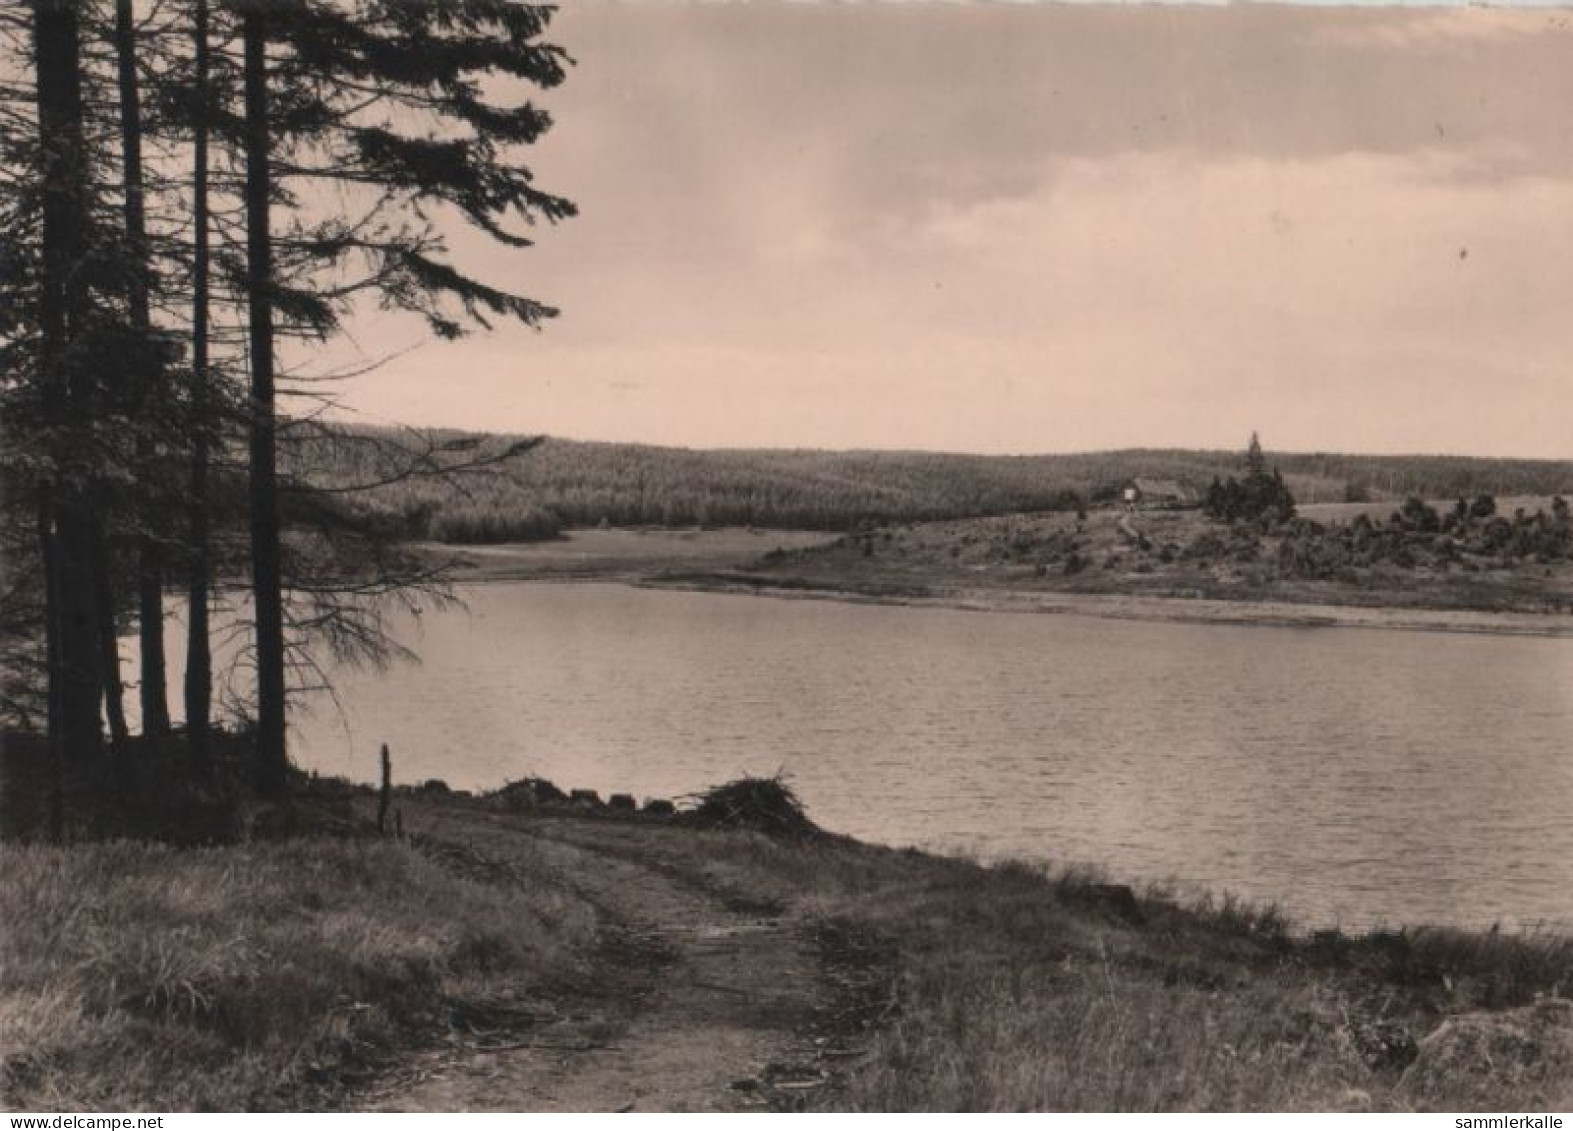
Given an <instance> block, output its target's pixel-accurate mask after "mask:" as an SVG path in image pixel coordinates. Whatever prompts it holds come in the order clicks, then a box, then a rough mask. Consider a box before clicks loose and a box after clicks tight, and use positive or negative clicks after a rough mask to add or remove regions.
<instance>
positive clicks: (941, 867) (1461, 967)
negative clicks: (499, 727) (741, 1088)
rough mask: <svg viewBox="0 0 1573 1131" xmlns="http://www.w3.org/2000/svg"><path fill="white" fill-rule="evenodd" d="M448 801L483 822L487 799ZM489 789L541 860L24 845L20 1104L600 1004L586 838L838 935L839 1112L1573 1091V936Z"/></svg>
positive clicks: (424, 852) (140, 1101)
mask: <svg viewBox="0 0 1573 1131" xmlns="http://www.w3.org/2000/svg"><path fill="white" fill-rule="evenodd" d="M755 784H757V783H755ZM769 800H771V802H772V806H773V807H774V806H775V805H776V803H779V802H781V801H782V800H783V798H782V797H781V796H779V795H777V794H776V793H774V792H772V793H771V795H770V798H769ZM409 803H410V804H411V805H417V804H420V803H419V802H416V801H411V802H409ZM432 804H437V802H432ZM440 804H441V806H442V812H443V813H444V814H447V819H450V820H458V821H460V822H461V826H460V827H461V828H462V821H463V814H464V812H465V811H466V807H467V806H469V805H472V804H473V805H476V806H479V805H480V804H481V803H479V802H473V803H472V802H466V801H463V800H462V799H451V798H450V799H443V800H442V801H441V802H440ZM481 812H482V811H481V810H479V809H478V810H477V813H478V815H477V820H478V821H485V822H488V823H486V824H484V825H481V824H477V825H476V826H475V831H476V835H477V836H479V835H480V834H481V832H483V831H485V832H486V833H487V835H503V832H504V831H505V830H503V829H502V828H501V826H499V825H497V824H496V822H498V821H512V820H518V821H521V822H525V826H524V827H538V828H540V829H542V830H543V834H545V835H543V839H541V840H539V841H537V840H536V839H535V838H512V839H513V840H519V841H521V843H522V846H523V847H521V848H520V851H523V852H525V854H526V855H525V857H524V858H523V859H524V862H523V863H522V864H521V863H519V860H518V859H517V858H516V860H515V863H514V864H512V865H510V866H509V867H508V868H506V869H502V870H498V869H489V868H488V867H485V866H482V865H484V860H483V859H482V857H480V856H477V857H476V859H475V862H474V863H475V864H476V866H469V865H468V864H466V860H467V859H468V857H467V856H466V852H467V850H466V849H465V848H464V846H463V845H460V844H459V843H458V842H453V844H447V842H443V844H444V845H447V847H446V848H444V847H443V846H442V845H439V844H436V843H433V844H430V845H424V847H421V848H417V847H412V846H410V845H408V844H402V843H393V842H383V841H365V840H355V839H348V838H339V839H309V838H301V839H295V840H279V841H271V842H257V843H251V844H245V845H239V846H230V847H221V848H202V849H193V848H186V849H177V848H170V847H156V846H151V845H146V844H136V843H131V842H125V841H117V842H110V843H100V844H83V845H79V846H76V847H69V848H57V847H49V846H20V847H9V848H7V849H6V856H5V868H4V872H3V877H4V878H3V881H0V921H3V922H5V923H6V925H7V929H6V931H5V934H4V938H3V942H4V950H3V952H0V953H3V964H0V1047H3V1049H4V1054H5V1067H4V1077H3V1080H4V1090H5V1093H6V1095H7V1098H8V1100H9V1102H10V1103H11V1104H12V1105H13V1106H23V1107H27V1106H30V1107H34V1108H51V1109H54V1110H60V1109H69V1108H88V1109H93V1108H97V1109H104V1108H110V1107H121V1108H130V1107H151V1108H159V1109H171V1108H198V1109H200V1108H269V1107H306V1106H313V1105H328V1104H331V1103H333V1102H334V1101H335V1100H341V1099H342V1098H343V1097H344V1095H345V1087H346V1085H347V1084H353V1083H354V1082H356V1081H357V1080H363V1079H365V1078H366V1077H367V1076H368V1075H369V1074H371V1073H372V1072H374V1071H375V1070H376V1069H377V1067H378V1066H379V1065H383V1064H385V1063H387V1062H388V1061H390V1060H391V1059H393V1058H394V1057H396V1055H397V1054H398V1053H399V1052H400V1050H402V1049H404V1048H406V1047H407V1046H411V1045H420V1044H428V1043H431V1042H432V1041H434V1040H441V1039H442V1038H443V1035H444V1034H446V1033H450V1032H451V1031H452V1030H453V1029H454V1028H455V1026H456V1025H459V1024H460V1021H459V1020H458V1019H462V1018H465V1017H473V1016H483V1017H496V1016H499V1015H507V1014H508V1013H509V1011H522V1012H526V1013H527V1012H528V1011H529V1010H530V1009H531V1008H532V1003H539V1002H541V1001H548V1002H553V1003H555V1005H553V1006H552V1007H551V1008H554V1009H561V1010H563V1011H564V1012H572V1011H576V1010H579V1009H584V1008H587V1007H589V1008H593V1003H594V1002H595V1001H597V1000H599V998H603V997H605V995H606V993H607V988H606V987H607V986H608V985H610V984H611V983H612V982H614V981H615V979H616V978H617V977H618V976H619V970H620V968H619V967H617V966H616V962H615V960H612V959H608V958H606V957H605V956H604V955H602V954H601V953H600V951H598V949H597V937H596V936H597V931H598V925H597V918H598V916H604V915H605V914H606V912H607V909H606V908H600V909H598V908H597V907H592V906H591V905H590V904H589V903H587V902H586V901H585V900H584V898H582V897H580V896H578V895H576V894H574V892H575V891H577V890H581V889H582V890H585V891H591V892H599V893H600V895H601V896H602V897H605V896H606V895H607V894H608V888H607V886H606V885H607V883H608V882H609V881H608V879H607V877H599V876H597V875H595V874H588V873H587V874H576V875H573V876H571V877H567V880H569V881H571V883H566V882H565V879H564V878H563V877H561V876H557V875H556V874H555V873H553V872H552V870H551V868H550V867H549V866H548V864H549V861H550V860H552V859H556V860H558V861H560V860H561V859H563V857H562V856H561V855H560V854H559V855H557V856H555V857H554V856H551V855H550V853H551V852H552V851H553V838H559V839H560V838H568V839H570V840H577V841H578V842H579V843H581V844H583V845H584V846H586V847H588V848H590V849H592V856H591V857H590V858H591V859H594V858H598V857H601V858H610V859H611V860H614V861H623V862H632V863H637V864H639V865H640V866H643V867H647V868H651V869H654V870H656V871H658V872H660V873H661V874H662V875H666V876H670V877H674V878H678V879H681V880H683V881H684V882H686V883H688V884H691V885H692V886H693V887H694V888H695V889H697V890H703V891H705V892H707V893H710V894H712V895H714V896H716V897H718V898H720V899H722V900H724V901H725V902H726V903H727V904H728V905H729V906H736V907H739V908H744V907H748V908H760V909H769V913H770V914H771V915H777V914H793V915H799V916H801V917H802V918H803V919H804V920H805V921H806V922H807V923H808V924H810V925H811V927H812V929H811V931H810V934H811V937H812V938H814V939H816V940H817V941H818V943H819V946H820V948H821V957H822V960H823V970H824V974H825V978H826V985H827V986H832V987H840V988H839V990H838V992H837V995H836V996H835V997H834V998H833V999H832V1000H831V1001H830V1002H829V1004H828V1006H827V1017H828V1018H830V1021H827V1025H830V1027H831V1029H834V1030H835V1043H837V1044H838V1045H839V1046H842V1047H845V1046H847V1045H849V1044H850V1046H852V1047H853V1048H854V1049H855V1050H856V1052H857V1054H858V1055H856V1056H855V1057H854V1058H849V1059H841V1060H838V1061H837V1062H836V1063H837V1065H838V1066H839V1067H840V1069H841V1071H840V1074H839V1077H838V1082H837V1084H836V1085H835V1086H834V1087H832V1088H827V1089H825V1090H824V1091H823V1092H821V1093H818V1094H816V1095H815V1096H813V1097H812V1098H811V1102H812V1103H814V1104H816V1105H818V1106H822V1107H829V1108H840V1109H851V1110H865V1111H872V1110H983V1111H1010V1110H1068V1109H1091V1110H1305V1109H1311V1110H1351V1109H1353V1110H1469V1109H1481V1108H1488V1109H1497V1110H1502V1109H1507V1108H1515V1109H1536V1108H1539V1109H1543V1110H1545V1109H1549V1110H1559V1109H1563V1108H1565V1107H1566V1106H1567V1105H1568V1104H1569V1103H1573V1004H1570V1003H1569V1001H1568V999H1567V994H1568V992H1569V989H1570V987H1573V940H1570V939H1569V938H1567V937H1565V936H1560V935H1554V934H1550V933H1546V934H1525V935H1513V934H1506V933H1499V932H1482V933H1476V932H1465V931H1456V930H1449V929H1440V928H1428V929H1410V930H1381V931H1375V932H1372V933H1369V934H1366V935H1359V936H1354V935H1346V934H1343V933H1340V932H1337V931H1320V932H1314V933H1310V934H1306V933H1303V932H1297V931H1295V930H1294V929H1293V926H1292V924H1290V923H1289V922H1288V921H1287V920H1286V918H1285V917H1284V916H1283V915H1282V914H1281V913H1280V912H1279V911H1278V910H1277V909H1275V908H1272V907H1264V906H1257V905H1252V904H1248V903H1244V902H1241V901H1239V900H1235V899H1231V898H1228V897H1220V898H1213V899H1206V900H1202V901H1200V902H1193V903H1181V902H1177V901H1175V900H1174V899H1172V898H1169V897H1167V896H1165V895H1164V894H1163V893H1162V891H1161V889H1152V890H1149V891H1133V890H1132V889H1130V888H1128V887H1125V886H1123V885H1120V884H1117V883H1111V882H1109V881H1108V880H1107V878H1106V877H1103V876H1101V875H1100V874H1098V873H1097V872H1095V871H1091V870H1087V869H1069V870H1058V871H1056V870H1052V869H1049V868H1046V867H1043V866H1040V865H1036V864H1030V863H1004V864H998V865H993V866H985V865H982V864H979V863H976V862H972V861H968V860H964V859H958V858H950V857H937V856H931V855H927V854H924V853H921V852H917V851H913V850H896V849H887V848H881V847H877V846H871V845H864V844H860V843H858V842H855V841H851V840H848V839H846V838H842V837H837V836H833V835H829V834H824V833H810V834H807V835H802V836H796V837H792V838H782V837H778V836H770V835H767V834H765V833H763V832H760V831H757V830H755V829H718V828H697V827H691V826H687V825H683V824H675V825H674V824H651V823H648V822H637V821H626V822H624V821H612V820H604V819H602V820H595V821H588V820H583V821H581V820H576V819H573V818H568V817H562V818H555V819H553V820H551V821H541V822H539V824H538V825H536V826H530V825H529V824H528V822H530V821H531V820H532V819H531V818H528V817H522V818H499V817H498V816H497V815H496V814H495V813H491V812H490V811H485V812H487V813H489V815H486V816H484V817H483V816H481V815H480V813H481ZM479 843H485V841H484V838H482V840H481V841H480V842H479ZM533 846H539V847H533ZM532 853H539V854H538V855H531V854H532ZM471 855H473V853H472V854H471ZM574 858H576V859H577V858H579V857H574ZM532 861H534V863H532ZM537 865H538V866H537ZM581 867H583V865H581ZM762 913H763V912H762ZM602 925H603V926H604V918H603V921H602ZM623 973H626V971H623ZM647 973H649V971H647ZM651 976H655V975H653V974H652V975H651ZM598 995H599V997H598ZM586 1003H590V1006H587V1004H586ZM827 1031H829V1030H827Z"/></svg>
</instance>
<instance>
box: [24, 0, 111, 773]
mask: <svg viewBox="0 0 1573 1131" xmlns="http://www.w3.org/2000/svg"><path fill="white" fill-rule="evenodd" d="M33 36H34V47H35V53H36V59H37V68H38V84H37V97H38V128H39V138H40V142H41V149H42V173H43V176H42V180H43V232H42V235H43V240H42V242H43V277H42V279H41V286H40V289H39V328H40V351H39V363H40V375H41V381H42V385H43V390H42V393H43V410H44V420H45V427H47V428H48V429H49V433H50V436H49V443H50V448H51V454H52V462H53V465H54V467H53V478H54V483H53V484H52V489H50V490H46V494H45V498H46V502H45V504H44V506H45V513H44V514H43V515H42V516H41V517H42V521H41V522H40V536H41V538H42V539H43V544H44V550H45V558H44V560H45V562H46V563H48V566H49V568H50V573H51V577H50V583H49V584H48V585H46V602H47V603H49V604H51V605H52V607H50V608H47V609H46V612H45V616H46V618H47V619H48V621H49V623H50V625H51V626H52V629H53V632H54V641H55V648H54V663H53V665H52V667H51V669H50V673H49V679H50V696H51V700H52V704H53V707H54V710H53V711H52V714H53V716H54V719H55V724H56V730H55V732H54V734H53V735H52V738H53V740H54V744H55V749H56V753H57V755H58V756H60V757H62V758H71V759H83V758H88V757H92V756H95V755H97V754H98V752H99V749H100V743H101V741H102V733H101V728H100V725H99V702H100V696H101V694H102V691H103V680H102V679H101V677H100V671H99V656H98V651H97V649H98V640H97V636H98V621H97V616H96V610H95V608H94V605H95V601H94V595H95V593H94V590H95V587H94V584H93V570H92V557H93V544H94V526H95V516H94V510H93V507H92V506H91V503H90V501H89V500H90V484H91V480H92V478H93V474H92V472H93V469H92V468H91V466H90V465H87V464H86V463H85V461H86V460H87V459H89V458H90V457H89V455H88V453H89V452H90V450H91V448H90V445H89V444H88V443H86V438H85V433H86V432H87V430H88V429H89V428H90V427H91V424H92V413H93V411H94V407H95V406H94V401H95V398H94V397H93V396H92V378H91V374H90V373H89V372H88V369H87V366H85V365H84V364H83V363H82V360H81V358H80V356H79V354H80V352H81V351H80V345H79V343H78V342H76V341H73V336H74V335H75V334H77V333H79V332H80V331H81V328H82V322H83V318H84V315H85V314H86V313H87V309H88V300H89V296H88V292H87V286H86V280H85V278H84V272H83V271H82V270H81V269H80V266H81V261H82V258H83V252H84V251H85V239H86V231H87V200H86V197H87V190H88V178H87V154H86V146H85V144H84V140H83V128H82V73H81V45H80V34H79V29H78V24H77V7H76V4H75V3H74V2H73V0H33Z"/></svg>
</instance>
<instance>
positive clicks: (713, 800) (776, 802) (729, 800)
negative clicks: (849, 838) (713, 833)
mask: <svg viewBox="0 0 1573 1131" xmlns="http://www.w3.org/2000/svg"><path fill="white" fill-rule="evenodd" d="M695 800H696V804H695V805H694V807H693V808H692V809H691V810H688V811H687V812H685V813H684V814H683V820H684V822H685V823H687V824H691V825H694V826H696V827H699V828H708V829H749V830H752V831H754V832H760V833H764V834H765V835H767V836H775V837H785V838H802V837H810V836H817V835H819V834H820V832H821V830H820V828H819V826H818V825H816V824H814V822H813V821H811V820H809V819H808V814H807V813H806V812H805V811H804V809H803V803H802V801H800V800H799V799H798V796H797V794H796V793H794V792H793V791H792V787H791V786H789V785H787V784H786V782H785V781H783V780H782V778H781V776H780V775H779V774H778V775H776V776H775V777H770V778H738V779H737V780H736V781H730V782H727V783H726V784H725V785H718V786H716V787H714V788H713V789H710V790H708V791H707V792H705V793H703V794H701V795H699V797H698V798H696V799H695Z"/></svg>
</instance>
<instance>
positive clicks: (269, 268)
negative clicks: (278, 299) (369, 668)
mask: <svg viewBox="0 0 1573 1131" xmlns="http://www.w3.org/2000/svg"><path fill="white" fill-rule="evenodd" d="M241 32H242V38H243V39H244V40H245V60H246V65H245V68H246V80H245V87H246V127H245V137H246V286H247V298H248V309H247V316H248V318H249V321H250V343H251V590H252V601H253V603H254V605H255V608H254V615H255V617H256V634H257V635H256V662H257V750H256V775H257V788H258V790H259V791H260V792H261V793H262V794H263V795H264V796H269V797H278V796H282V794H283V793H284V788H285V780H286V770H287V767H288V761H287V757H288V755H287V752H286V750H285V745H284V743H285V737H284V594H283V589H282V585H283V582H282V577H281V568H280V549H279V499H278V466H277V450H276V447H275V444H276V430H277V421H276V419H275V416H274V411H275V410H274V393H273V294H272V289H273V245H272V233H271V232H270V231H269V227H268V204H269V196H270V194H271V177H270V175H269V174H270V172H271V170H270V169H269V161H270V160H271V153H270V146H269V139H268V86H267V84H268V73H267V65H268V60H267V26H266V15H265V5H264V4H261V3H257V4H252V5H248V7H247V8H246V14H245V17H244V19H243V21H242V29H241Z"/></svg>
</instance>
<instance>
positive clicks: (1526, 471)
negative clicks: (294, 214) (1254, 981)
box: [282, 429, 1573, 543]
mask: <svg viewBox="0 0 1573 1131" xmlns="http://www.w3.org/2000/svg"><path fill="white" fill-rule="evenodd" d="M522 440H523V438H521V437H518V436H496V435H477V434H471V433H459V432H436V433H433V432H401V431H397V430H392V429H353V430H350V431H349V432H347V433H341V434H337V435H334V434H320V435H316V436H313V437H310V438H304V437H302V438H299V439H298V440H297V441H296V442H295V443H293V444H289V445H286V446H285V450H284V452H283V453H282V455H283V457H284V461H285V467H286V470H287V471H290V472H292V473H293V474H294V475H295V476H297V477H298V478H300V479H305V480H308V481H310V482H311V483H312V484H314V485H317V486H323V487H329V488H333V487H340V488H342V487H349V486H358V485H363V484H382V485H380V486H377V487H375V488H374V489H372V490H370V491H368V492H364V493H361V492H356V493H355V495H354V497H355V499H356V503H355V506H356V508H357V509H360V510H361V511H362V513H363V514H364V515H365V516H366V517H367V518H369V519H375V520H377V521H378V522H379V523H380V524H385V525H386V527H387V528H388V529H389V530H390V532H394V533H398V534H400V535H402V536H404V537H410V538H418V539H430V540H435V541H445V542H470V543H478V542H509V541H529V540H532V539H541V538H549V537H552V536H554V535H555V534H556V533H558V532H559V531H560V530H563V529H566V528H570V527H583V526H595V525H598V524H601V523H607V524H610V525H614V526H756V527H766V528H776V529H808V530H837V531H839V530H851V529H856V528H857V527H859V526H862V525H866V524H870V523H889V522H915V521H925V520H932V519H947V518H964V517H972V516H983V515H996V514H1008V513H1012V512H1018V511H1045V510H1069V509H1074V508H1076V507H1077V506H1078V505H1097V504H1098V503H1101V502H1106V501H1109V500H1111V499H1113V498H1115V497H1116V496H1117V494H1118V492H1119V489H1120V487H1121V486H1122V484H1123V483H1124V481H1125V480H1126V479H1128V478H1130V477H1132V476H1138V475H1139V476H1150V477H1155V478H1166V479H1177V480H1180V481H1182V482H1184V483H1186V484H1188V485H1190V486H1191V487H1193V488H1195V489H1196V490H1197V491H1198V492H1200V491H1201V490H1203V489H1204V488H1205V487H1206V486H1207V484H1208V483H1209V482H1210V481H1211V480H1212V479H1213V478H1214V477H1215V476H1228V475H1231V474H1237V473H1239V471H1240V470H1241V468H1242V466H1243V460H1244V455H1243V453H1242V452H1238V451H1235V452H1223V451H1185V450H1175V449H1131V450H1126V451H1113V452H1093V453H1085V454H1071V455H1033V456H984V455H955V454H944V453H936V452H884V451H850V452H836V451H812V450H691V449H686V448H663V447H652V446H647V445H641V444H609V443H586V442H580V441H571V440H556V439H546V440H544V441H542V442H540V443H539V444H538V445H536V446H534V447H528V445H527V444H524V443H522ZM521 447H528V450H524V451H521V452H519V454H514V455H510V456H507V457H506V458H500V457H502V456H503V453H506V452H508V451H510V450H513V449H518V448H521ZM426 449H431V450H432V451H433V454H432V456H431V458H430V460H429V464H430V470H431V472H432V473H431V474H417V475H414V476H410V475H408V474H403V472H405V471H407V469H408V468H409V466H410V464H411V459H410V453H411V452H412V451H415V450H426ZM455 453H458V454H459V456H462V459H463V461H464V463H465V465H466V466H467V467H468V468H469V470H468V471H466V472H464V473H462V474H459V475H455V476H446V477H445V476H443V475H440V474H437V471H439V470H440V467H441V465H442V463H443V460H444V459H445V458H459V456H456V455H455ZM1267 460H1268V462H1269V464H1270V465H1272V466H1274V467H1277V468H1278V469H1279V470H1280V471H1281V472H1282V473H1283V477H1284V480H1285V482H1286V483H1287V484H1288V486H1289V488H1290V490H1291V491H1292V492H1293V494H1294V496H1295V498H1296V499H1297V500H1298V501H1299V502H1300V503H1302V504H1305V503H1317V502H1346V501H1364V500H1367V499H1370V500H1381V499H1393V500H1402V499H1404V498H1406V497H1408V496H1411V495H1418V496H1420V497H1422V498H1427V499H1455V498H1459V497H1463V496H1467V497H1470V498H1473V497H1475V496H1476V495H1480V494H1497V495H1550V494H1555V493H1559V492H1560V493H1563V494H1566V493H1568V492H1570V491H1573V461H1570V460H1526V459H1477V458H1468V457H1462V456H1357V455H1334V454H1325V453H1315V454H1290V453H1282V454H1278V453H1274V452H1272V450H1271V448H1269V449H1268V452H1267ZM416 462H417V463H420V462H421V461H419V460H417V461H416ZM390 477H391V478H393V479H394V481H393V482H388V483H385V484H383V483H382V481H383V480H385V479H388V478H390Z"/></svg>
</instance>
